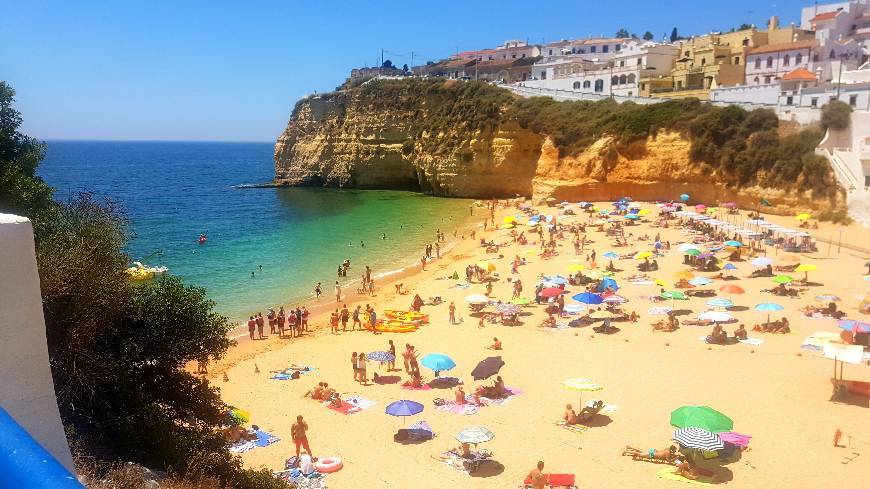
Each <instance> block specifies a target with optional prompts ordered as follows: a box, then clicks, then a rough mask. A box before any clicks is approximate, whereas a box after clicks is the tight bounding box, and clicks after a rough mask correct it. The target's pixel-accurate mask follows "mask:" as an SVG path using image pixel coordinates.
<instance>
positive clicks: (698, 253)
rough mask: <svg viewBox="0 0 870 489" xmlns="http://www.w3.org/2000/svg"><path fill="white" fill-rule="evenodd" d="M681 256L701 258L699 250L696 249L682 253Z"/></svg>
mask: <svg viewBox="0 0 870 489" xmlns="http://www.w3.org/2000/svg"><path fill="white" fill-rule="evenodd" d="M683 254H686V255H689V256H701V250H699V249H698V248H691V249H688V250H686V251H684V252H683Z"/></svg>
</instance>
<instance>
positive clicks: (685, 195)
mask: <svg viewBox="0 0 870 489" xmlns="http://www.w3.org/2000/svg"><path fill="white" fill-rule="evenodd" d="M680 200H682V201H683V202H688V200H689V194H681V195H680Z"/></svg>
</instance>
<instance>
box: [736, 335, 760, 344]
mask: <svg viewBox="0 0 870 489" xmlns="http://www.w3.org/2000/svg"><path fill="white" fill-rule="evenodd" d="M737 341H739V342H740V343H743V344H744V345H751V346H761V345H763V344H764V340H762V339H761V338H751V337H750V338H746V339H745V340H737Z"/></svg>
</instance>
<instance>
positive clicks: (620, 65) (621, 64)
mask: <svg viewBox="0 0 870 489" xmlns="http://www.w3.org/2000/svg"><path fill="white" fill-rule="evenodd" d="M623 66H625V60H624V59H621V60H619V67H620V68H622V67H623Z"/></svg>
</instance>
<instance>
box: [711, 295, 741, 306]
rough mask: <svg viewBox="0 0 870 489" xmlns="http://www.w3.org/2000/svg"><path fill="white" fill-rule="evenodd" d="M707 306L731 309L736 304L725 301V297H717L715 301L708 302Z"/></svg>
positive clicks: (728, 300) (729, 300)
mask: <svg viewBox="0 0 870 489" xmlns="http://www.w3.org/2000/svg"><path fill="white" fill-rule="evenodd" d="M707 305H708V306H710V307H731V306H733V305H734V303H733V302H731V299H725V298H724V297H717V298H715V299H710V300H708V301H707Z"/></svg>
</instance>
